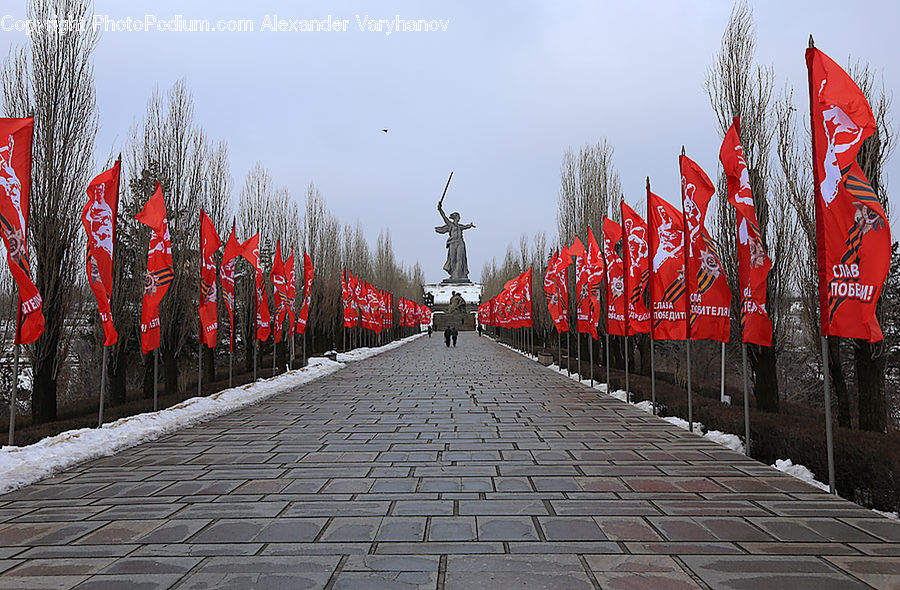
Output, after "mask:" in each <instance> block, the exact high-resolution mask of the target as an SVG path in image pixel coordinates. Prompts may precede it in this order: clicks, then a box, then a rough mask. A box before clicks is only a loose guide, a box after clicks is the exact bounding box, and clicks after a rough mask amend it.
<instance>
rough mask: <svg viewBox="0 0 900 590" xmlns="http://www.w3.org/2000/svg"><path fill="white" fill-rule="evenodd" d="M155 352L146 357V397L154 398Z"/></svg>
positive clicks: (144, 384)
mask: <svg viewBox="0 0 900 590" xmlns="http://www.w3.org/2000/svg"><path fill="white" fill-rule="evenodd" d="M153 354H154V353H153V352H150V353H148V354H145V355H143V357H144V383H143V389H144V399H153Z"/></svg>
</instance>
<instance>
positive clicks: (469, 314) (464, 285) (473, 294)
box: [424, 279, 481, 330]
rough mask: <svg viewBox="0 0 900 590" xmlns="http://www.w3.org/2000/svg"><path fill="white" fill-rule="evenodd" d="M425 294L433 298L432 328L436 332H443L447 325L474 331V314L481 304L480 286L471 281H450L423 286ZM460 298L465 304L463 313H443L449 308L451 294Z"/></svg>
mask: <svg viewBox="0 0 900 590" xmlns="http://www.w3.org/2000/svg"><path fill="white" fill-rule="evenodd" d="M424 290H425V292H426V293H430V294H431V296H432V297H434V306H433V310H434V312H435V313H434V316H433V317H434V319H433V322H434V327H435V329H436V330H443V329H444V328H445V327H446V326H447V325H448V323H449V324H452V325H454V326H456V328H457V329H458V330H474V329H475V312H476V310H477V309H478V305H479V304H480V303H481V285H479V284H478V283H473V282H471V281H465V282H459V281H453V280H451V279H448V280H445V281H441V282H440V283H433V284H430V285H424ZM454 291H456V292H457V293H459V294H460V296H462V298H463V300H464V301H465V302H466V311H465V313H461V314H459V313H454V314H452V315H447V314H446V313H445V312H446V311H447V309H448V308H449V307H450V298H451V297H452V296H453V292H454Z"/></svg>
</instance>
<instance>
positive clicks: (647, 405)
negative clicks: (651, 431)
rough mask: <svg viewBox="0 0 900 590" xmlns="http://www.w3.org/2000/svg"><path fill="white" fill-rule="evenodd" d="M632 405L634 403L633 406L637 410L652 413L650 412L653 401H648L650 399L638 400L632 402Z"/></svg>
mask: <svg viewBox="0 0 900 590" xmlns="http://www.w3.org/2000/svg"><path fill="white" fill-rule="evenodd" d="M633 405H634V407H635V408H637V409H639V410H643V411H645V412H647V413H648V414H652V413H653V402H650V401H648V400H644V401H642V402H638V403H636V404H633Z"/></svg>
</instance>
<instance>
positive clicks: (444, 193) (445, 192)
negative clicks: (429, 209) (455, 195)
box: [438, 170, 453, 207]
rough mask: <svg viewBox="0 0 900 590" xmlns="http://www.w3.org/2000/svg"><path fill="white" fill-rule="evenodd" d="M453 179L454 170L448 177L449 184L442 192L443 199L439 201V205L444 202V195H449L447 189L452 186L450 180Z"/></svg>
mask: <svg viewBox="0 0 900 590" xmlns="http://www.w3.org/2000/svg"><path fill="white" fill-rule="evenodd" d="M451 180H453V171H452V170H451V171H450V176H449V177H447V185H446V186H445V187H444V192H443V193H441V200H440V201H438V207H440V206H441V205H443V204H444V197H446V196H447V189H448V188H450V181H451Z"/></svg>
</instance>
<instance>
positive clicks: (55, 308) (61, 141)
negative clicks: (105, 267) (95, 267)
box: [0, 0, 98, 423]
mask: <svg viewBox="0 0 900 590" xmlns="http://www.w3.org/2000/svg"><path fill="white" fill-rule="evenodd" d="M92 14H93V10H92V7H91V3H90V2H89V1H88V0H32V1H31V2H30V3H29V4H28V10H27V16H28V19H30V20H31V21H32V22H36V23H53V22H57V23H62V22H81V21H89V20H90V19H91V18H92ZM97 40H98V36H97V34H96V33H95V32H93V31H92V30H91V29H89V28H86V29H84V30H81V29H77V28H76V29H71V30H69V29H67V28H65V27H62V26H42V27H37V28H35V29H34V30H33V31H32V33H31V36H30V41H31V42H30V45H27V46H25V47H21V48H19V49H14V50H13V51H12V52H11V53H10V55H9V57H8V58H7V59H6V61H5V62H4V64H3V68H2V72H0V82H2V87H3V104H4V111H5V112H6V114H7V115H8V116H15V117H24V116H27V115H29V114H33V115H34V117H35V134H34V144H33V157H34V164H33V169H32V183H31V215H30V219H29V223H30V228H29V230H30V235H31V241H32V249H31V254H32V256H33V259H34V262H33V266H32V269H33V270H34V278H35V283H36V285H37V288H38V290H39V291H40V293H41V296H42V298H43V312H44V318H45V329H44V333H43V335H42V336H41V337H40V338H39V339H38V340H37V342H35V343H34V345H33V346H32V360H33V364H34V392H33V396H32V406H31V410H32V412H31V413H32V419H33V420H34V422H35V423H39V422H48V421H51V420H54V419H55V418H56V404H57V379H58V376H59V372H60V368H61V365H62V364H63V363H64V362H65V361H66V359H67V358H68V345H69V343H70V341H71V337H72V326H73V324H74V323H75V322H67V320H70V319H71V317H72V312H73V308H74V306H75V305H76V301H77V300H78V290H77V288H76V285H77V283H78V278H77V277H78V274H77V273H78V271H79V270H80V269H82V268H83V267H84V266H83V264H82V263H81V262H82V260H81V259H82V257H83V244H84V237H83V236H82V232H81V224H80V216H79V213H80V208H81V206H82V204H83V203H84V201H85V199H86V197H85V190H86V187H87V185H88V182H90V174H91V172H92V168H93V162H92V161H91V157H90V154H91V153H93V148H94V138H95V136H96V133H97V115H96V96H95V90H94V74H93V65H92V62H91V54H92V53H93V51H94V48H95V47H96V45H97Z"/></svg>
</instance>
